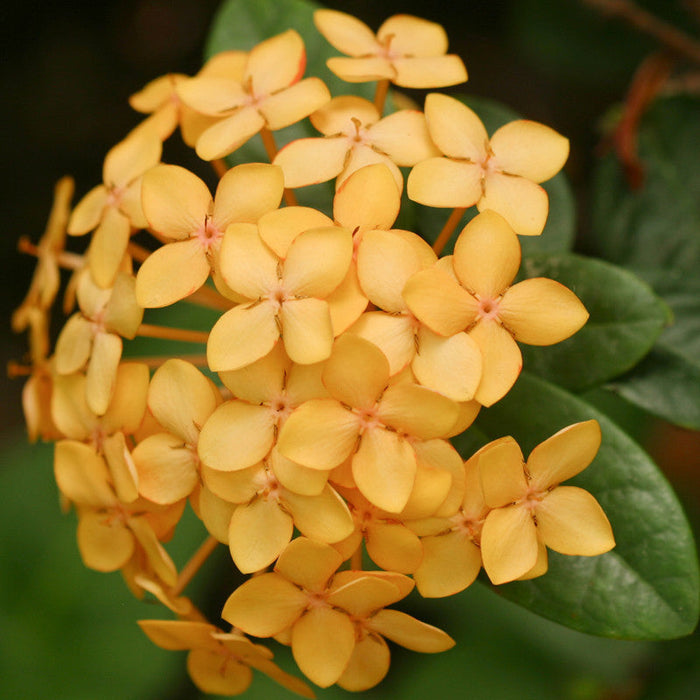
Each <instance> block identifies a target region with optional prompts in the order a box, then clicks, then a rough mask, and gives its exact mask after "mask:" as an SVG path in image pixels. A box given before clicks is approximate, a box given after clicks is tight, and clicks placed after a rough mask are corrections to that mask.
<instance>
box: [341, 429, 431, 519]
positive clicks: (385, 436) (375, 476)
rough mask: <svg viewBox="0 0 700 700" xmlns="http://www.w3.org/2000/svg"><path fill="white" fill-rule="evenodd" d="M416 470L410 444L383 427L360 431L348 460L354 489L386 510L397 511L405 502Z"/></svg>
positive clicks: (409, 493)
mask: <svg viewBox="0 0 700 700" xmlns="http://www.w3.org/2000/svg"><path fill="white" fill-rule="evenodd" d="M416 469H417V465H416V454H415V452H414V451H413V448H412V447H411V445H410V444H409V443H408V442H407V441H406V440H405V439H404V438H401V437H399V435H397V434H396V433H394V432H391V431H389V430H384V429H383V428H373V429H371V430H366V431H365V432H364V434H363V435H362V440H361V442H360V448H359V449H358V451H357V454H356V455H355V456H354V458H353V460H352V474H353V477H354V478H355V483H356V484H357V488H358V489H360V491H361V492H362V495H363V496H364V497H365V498H366V499H367V500H368V501H370V503H372V504H374V505H375V506H377V507H378V508H381V509H382V510H386V511H387V512H389V513H399V512H400V511H401V510H402V509H403V508H404V506H405V505H406V503H407V502H408V499H409V496H410V495H411V490H412V489H413V483H414V481H415V477H416Z"/></svg>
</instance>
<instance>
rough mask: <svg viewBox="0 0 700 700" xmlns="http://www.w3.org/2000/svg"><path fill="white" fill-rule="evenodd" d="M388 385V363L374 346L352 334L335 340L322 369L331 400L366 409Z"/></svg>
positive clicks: (372, 404) (370, 406)
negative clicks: (331, 351) (332, 398)
mask: <svg viewBox="0 0 700 700" xmlns="http://www.w3.org/2000/svg"><path fill="white" fill-rule="evenodd" d="M388 382H389V363H388V361H387V359H386V358H385V357H384V355H383V354H382V352H381V350H379V348H378V347H377V346H376V345H373V344H372V343H370V342H369V341H367V340H365V339H364V338H360V337H359V336H356V335H353V334H352V333H345V334H344V335H342V336H340V338H338V340H336V342H335V345H334V346H333V353H332V354H331V356H330V358H329V360H328V362H327V363H326V365H325V367H324V369H323V383H324V384H325V385H326V388H327V389H328V391H329V392H330V393H331V395H332V396H333V397H334V398H336V399H338V401H340V402H341V403H344V404H346V405H348V406H352V407H353V408H367V409H370V408H372V407H373V406H374V405H375V403H376V402H377V399H378V398H379V396H380V394H381V392H382V391H383V390H384V389H385V387H386V385H387V384H388ZM334 466H335V465H334Z"/></svg>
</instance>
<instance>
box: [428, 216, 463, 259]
mask: <svg viewBox="0 0 700 700" xmlns="http://www.w3.org/2000/svg"><path fill="white" fill-rule="evenodd" d="M465 211H467V209H466V207H455V209H453V210H452V213H451V214H450V216H449V218H448V219H447V221H446V222H445V225H444V226H443V227H442V231H440V235H439V236H438V237H437V238H436V239H435V243H433V250H434V251H435V252H436V253H437V255H440V253H442V249H443V248H444V247H445V245H446V244H447V241H449V240H450V236H451V235H452V232H453V231H454V230H455V228H456V227H457V224H458V223H459V222H460V221H461V219H462V216H464V212H465Z"/></svg>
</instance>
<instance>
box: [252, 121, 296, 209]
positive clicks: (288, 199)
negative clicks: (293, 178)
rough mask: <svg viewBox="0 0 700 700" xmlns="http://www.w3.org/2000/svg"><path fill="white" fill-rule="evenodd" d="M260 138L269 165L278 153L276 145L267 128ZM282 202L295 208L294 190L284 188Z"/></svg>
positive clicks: (261, 132)
mask: <svg viewBox="0 0 700 700" xmlns="http://www.w3.org/2000/svg"><path fill="white" fill-rule="evenodd" d="M260 137H261V138H262V142H263V146H265V151H266V152H267V157H268V158H269V159H270V163H272V161H273V160H274V159H275V156H276V155H277V152H278V151H277V144H276V143H275V136H274V134H273V133H272V132H271V131H270V130H269V129H268V128H267V127H263V129H262V130H261V131H260ZM284 201H285V203H286V204H287V206H288V207H295V206H297V204H298V202H297V198H296V196H295V195H294V190H290V189H288V188H285V190H284Z"/></svg>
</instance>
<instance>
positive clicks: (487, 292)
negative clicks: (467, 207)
mask: <svg viewBox="0 0 700 700" xmlns="http://www.w3.org/2000/svg"><path fill="white" fill-rule="evenodd" d="M520 257H521V252H520V243H519V241H518V237H517V236H516V235H515V232H514V231H513V229H512V228H511V227H510V226H509V225H508V222H507V221H506V220H505V219H504V218H503V217H502V216H500V215H499V214H497V213H496V212H493V211H485V212H483V213H481V214H478V215H477V216H475V217H474V218H473V219H472V220H471V221H470V222H469V223H468V224H467V225H466V226H465V227H464V230H463V231H462V233H460V235H459V237H458V238H457V241H456V242H455V252H454V256H453V258H452V264H453V265H454V270H455V274H456V275H457V278H458V279H459V281H460V282H461V283H462V285H463V286H464V287H466V288H467V289H469V290H471V291H472V292H473V293H475V294H476V295H477V296H478V297H479V298H480V299H482V300H493V299H496V297H498V296H500V295H501V294H503V292H504V290H505V289H506V288H507V287H508V285H509V284H510V283H511V282H512V281H513V278H514V277H515V275H516V274H517V272H518V268H519V267H520Z"/></svg>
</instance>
